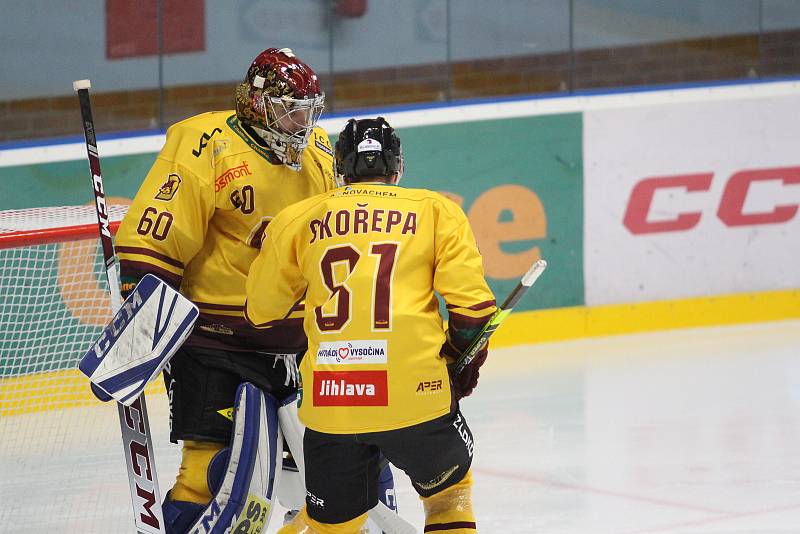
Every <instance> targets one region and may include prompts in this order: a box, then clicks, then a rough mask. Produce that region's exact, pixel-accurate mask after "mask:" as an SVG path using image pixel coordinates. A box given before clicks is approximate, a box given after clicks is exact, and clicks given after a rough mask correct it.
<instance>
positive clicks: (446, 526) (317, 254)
mask: <svg viewBox="0 0 800 534" xmlns="http://www.w3.org/2000/svg"><path fill="white" fill-rule="evenodd" d="M335 152H336V172H337V175H339V176H340V178H341V179H342V180H343V182H344V186H343V187H339V188H337V189H336V190H334V191H331V192H328V193H323V194H320V195H317V196H315V197H312V198H309V199H306V200H304V201H302V202H299V203H298V204H295V205H293V206H290V207H289V208H286V209H285V210H283V211H282V212H281V213H280V214H278V215H277V216H276V217H275V218H274V219H273V220H272V222H271V224H270V226H269V228H268V229H267V234H266V237H265V240H264V244H263V246H262V249H261V252H260V253H259V256H258V258H257V259H256V260H255V261H254V262H253V265H252V267H251V269H250V274H249V276H248V280H247V304H246V310H245V314H246V316H247V319H248V320H249V321H251V322H252V323H253V324H254V325H258V326H261V327H264V328H267V329H269V328H270V327H272V326H273V325H274V326H277V325H279V324H280V320H282V319H283V318H284V317H285V316H286V314H287V312H288V311H289V310H291V309H292V305H293V303H294V302H296V301H297V300H298V299H300V298H302V297H303V296H304V295H305V318H304V327H305V331H306V334H307V336H308V351H307V352H306V354H305V357H304V358H303V360H302V363H301V366H300V371H301V377H302V385H301V389H300V397H299V403H300V407H299V414H300V419H301V420H302V421H303V423H305V424H306V426H307V430H306V432H305V439H304V450H305V467H306V490H307V494H306V508H304V509H303V510H302V511H301V513H300V514H299V515H298V516H297V517H296V518H295V519H294V520H293V521H292V522H291V523H290V524H288V525H286V526H284V527H283V529H282V530H281V532H282V533H304V534H305V533H314V532H317V533H337V534H340V533H350V532H360V529H361V528H362V525H363V524H364V521H365V518H366V514H365V512H366V511H367V510H368V509H370V508H371V507H372V506H373V505H374V504H375V503H376V501H377V499H378V495H377V488H378V465H377V462H378V458H379V457H380V453H383V455H385V456H386V458H388V459H389V461H390V462H392V463H393V464H394V465H395V466H397V467H398V468H400V469H402V470H403V471H405V473H406V474H407V475H408V476H409V477H410V479H411V482H412V484H413V486H414V488H415V489H416V491H417V492H418V493H419V495H420V496H421V498H422V501H423V504H424V509H425V532H429V531H437V532H438V531H442V532H448V533H451V534H455V533H471V532H474V531H475V530H476V526H475V517H474V515H473V512H472V504H471V486H472V478H471V475H470V465H471V462H472V452H473V439H472V434H471V433H470V430H469V427H468V426H467V423H466V421H465V419H464V416H463V415H462V414H461V412H460V410H459V406H458V401H459V399H461V398H462V397H464V396H467V395H469V394H470V393H471V392H472V390H473V388H474V387H475V386H476V384H477V380H478V368H479V367H480V365H481V364H482V363H483V362H484V360H485V359H486V351H487V349H486V347H484V348H483V350H482V351H481V352H480V353H479V354H478V355H477V357H476V358H475V359H474V360H473V361H472V362H471V363H470V364H469V365H468V366H467V367H466V368H465V370H464V372H463V373H461V374H459V375H457V376H449V373H448V367H447V362H448V361H452V360H451V358H454V357H456V356H458V355H459V354H460V352H461V350H463V349H464V348H466V346H467V345H468V344H469V342H470V340H471V339H472V337H473V336H474V335H475V334H476V333H477V332H478V330H479V329H480V328H481V326H482V325H483V324H484V323H486V322H487V321H488V320H489V318H490V316H491V314H492V313H493V312H494V311H495V309H496V306H495V301H494V297H493V295H492V293H491V291H490V290H489V288H488V286H487V284H486V281H485V279H484V276H483V265H482V260H481V256H480V254H479V252H478V249H477V246H476V244H475V239H474V237H473V233H472V230H471V228H470V225H469V222H468V221H467V218H466V216H465V215H464V213H463V211H462V210H461V208H459V207H458V206H457V205H456V204H455V203H453V202H452V201H450V200H448V199H447V198H445V197H443V196H442V195H440V194H438V193H435V192H432V191H428V190H425V189H406V188H401V187H397V186H396V184H397V182H398V180H399V179H400V176H401V174H402V170H403V156H402V151H401V148H400V141H399V139H398V138H397V136H396V135H395V134H394V131H393V129H392V128H391V127H390V126H389V124H388V123H387V122H386V121H385V120H384V119H383V118H381V117H378V118H376V119H364V120H360V121H356V120H350V121H349V122H348V123H347V126H346V127H345V128H344V130H343V131H342V132H341V134H340V136H339V139H338V141H337V143H336V150H335ZM436 293H438V294H439V295H441V296H442V298H443V299H444V302H445V304H446V307H447V310H448V312H449V328H448V331H447V332H445V331H444V329H443V326H442V318H441V316H440V313H439V302H438V300H437V298H436V296H435V294H436Z"/></svg>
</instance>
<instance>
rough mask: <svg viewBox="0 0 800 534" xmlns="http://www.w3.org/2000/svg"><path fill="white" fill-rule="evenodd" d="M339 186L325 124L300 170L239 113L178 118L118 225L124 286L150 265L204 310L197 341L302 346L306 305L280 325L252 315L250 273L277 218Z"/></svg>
mask: <svg viewBox="0 0 800 534" xmlns="http://www.w3.org/2000/svg"><path fill="white" fill-rule="evenodd" d="M334 186H335V185H334V180H333V152H332V150H331V147H330V140H329V139H328V135H327V134H326V133H325V131H324V130H322V129H321V128H315V129H314V131H313V133H312V134H311V137H310V139H309V142H308V147H307V148H306V149H305V150H304V151H303V155H302V169H301V170H300V171H299V172H297V171H293V170H291V169H290V168H289V167H287V166H286V165H282V164H280V162H278V161H276V160H275V156H274V154H273V153H272V152H271V151H270V150H269V149H268V148H267V147H265V146H263V145H262V144H259V143H257V142H256V140H255V138H254V137H253V136H251V135H250V133H249V132H248V131H247V130H246V129H245V128H243V127H242V125H241V124H240V123H239V121H238V119H237V117H236V114H235V113H234V112H233V111H218V112H209V113H204V114H201V115H197V116H195V117H191V118H189V119H186V120H184V121H182V122H178V123H176V124H175V125H173V126H172V127H170V128H169V130H167V140H166V143H165V145H164V147H163V149H162V150H161V152H160V154H159V155H158V157H157V159H156V161H155V163H154V164H153V166H152V168H151V169H150V172H149V173H148V174H147V176H146V178H145V179H144V182H143V183H142V185H141V187H140V189H139V191H138V193H137V194H136V198H135V199H134V201H133V203H132V205H131V206H130V209H129V211H128V214H127V215H126V216H125V218H124V220H123V222H122V225H121V226H120V229H119V232H118V233H117V237H116V251H117V253H118V256H119V259H120V271H121V276H122V280H123V289H125V287H124V286H125V282H126V281H127V282H129V283H134V282H135V281H137V280H138V279H139V278H141V277H142V276H144V274H146V273H152V274H155V275H156V276H158V277H160V278H161V279H163V280H164V281H166V282H168V283H169V284H170V285H172V286H174V287H176V288H180V291H181V293H182V294H183V295H185V296H186V297H187V298H189V299H190V300H192V301H193V302H194V303H195V304H196V305H197V306H198V307H199V309H200V317H199V319H198V321H197V324H196V326H195V329H194V331H193V333H192V335H191V337H190V338H189V339H188V341H187V345H194V346H205V347H209V348H221V349H228V350H263V351H273V352H288V351H295V350H302V349H303V348H304V347H305V335H304V333H303V330H302V313H301V312H300V311H298V312H297V313H296V314H295V315H294V316H289V317H287V320H286V321H284V322H283V323H282V328H275V329H273V331H272V332H270V331H269V330H257V329H254V328H253V327H252V326H251V325H249V324H248V323H247V322H246V321H245V319H244V315H243V309H244V303H245V281H246V278H247V272H248V270H249V269H250V264H251V263H252V261H253V260H254V259H255V258H256V256H257V255H258V251H259V248H260V247H261V240H262V238H263V234H264V229H265V228H266V227H267V225H268V224H269V223H270V221H271V220H272V218H273V217H274V216H275V215H277V214H278V212H279V211H280V210H282V209H283V208H285V207H286V206H288V205H290V204H292V203H294V202H297V201H299V200H303V199H305V198H308V197H310V196H314V195H316V194H319V193H322V192H324V191H329V190H331V189H333V187H334ZM285 311H286V310H284V312H285Z"/></svg>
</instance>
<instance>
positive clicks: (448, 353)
mask: <svg viewBox="0 0 800 534" xmlns="http://www.w3.org/2000/svg"><path fill="white" fill-rule="evenodd" d="M462 352H463V351H462V350H459V349H458V348H456V347H455V345H453V343H452V342H451V341H450V339H447V340H446V341H445V342H444V345H442V350H441V351H440V355H441V356H442V357H444V358H445V359H446V360H447V361H448V362H454V361H456V360H457V359H458V357H459V356H461V353H462ZM488 355H489V343H488V342H487V343H486V344H485V345H484V346H483V348H481V350H479V351H478V353H477V354H475V358H474V359H473V360H472V361H471V362H469V363H468V364H467V365H466V366H465V367H464V369H463V370H462V371H461V372H460V373H458V374H455V371H454V370H453V369H452V368H448V370H449V372H450V388H451V389H452V390H453V394H454V395H455V398H456V401H459V400H461V399H462V398H464V397H469V396H470V395H471V394H472V391H473V390H474V389H475V387H476V386H477V385H478V377H479V376H480V372H479V369H480V367H481V365H483V363H484V362H485V361H486V357H487V356H488Z"/></svg>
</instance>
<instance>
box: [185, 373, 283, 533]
mask: <svg viewBox="0 0 800 534" xmlns="http://www.w3.org/2000/svg"><path fill="white" fill-rule="evenodd" d="M277 410H278V403H277V401H276V400H275V398H274V397H272V396H271V395H264V394H263V393H262V392H261V390H260V389H258V388H257V387H256V386H254V385H253V384H250V383H249V382H245V383H243V384H242V385H240V386H239V389H238V391H237V393H236V409H235V412H234V416H233V436H232V438H231V445H230V457H229V459H228V464H227V466H226V467H225V474H224V477H223V479H222V483H221V485H220V487H219V489H218V490H217V492H216V494H215V495H214V498H213V499H212V500H211V502H210V503H209V505H208V507H207V508H206V509H205V510H204V511H203V513H202V514H200V517H199V518H198V520H197V521H196V522H195V524H194V525H192V527H190V528H189V530H188V532H190V533H192V534H200V533H202V534H222V533H227V532H265V531H266V528H267V525H268V524H269V519H270V516H271V515H272V508H273V506H272V503H273V492H274V490H275V488H276V487H277V485H278V483H279V482H280V473H281V462H282V461H283V437H282V436H281V431H280V426H279V424H278V414H277Z"/></svg>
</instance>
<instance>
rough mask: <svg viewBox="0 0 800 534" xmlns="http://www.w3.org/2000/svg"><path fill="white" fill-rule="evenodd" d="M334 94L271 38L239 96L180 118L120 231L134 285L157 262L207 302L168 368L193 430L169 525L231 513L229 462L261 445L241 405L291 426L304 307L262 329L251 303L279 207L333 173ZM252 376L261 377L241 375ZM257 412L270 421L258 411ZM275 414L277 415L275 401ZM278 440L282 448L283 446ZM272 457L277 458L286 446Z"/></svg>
mask: <svg viewBox="0 0 800 534" xmlns="http://www.w3.org/2000/svg"><path fill="white" fill-rule="evenodd" d="M324 98H325V97H324V94H323V92H322V91H321V89H320V85H319V81H318V79H317V75H316V74H315V73H314V71H313V69H312V68H311V67H309V66H308V65H307V64H306V63H304V62H303V61H301V60H300V59H299V58H297V57H296V56H295V55H294V54H293V53H292V51H291V50H290V49H288V48H283V49H280V50H279V49H275V48H270V49H267V50H265V51H264V52H262V53H261V54H259V55H258V57H256V58H255V60H254V61H253V62H252V64H251V65H250V67H249V69H248V71H247V74H246V76H245V79H244V81H243V82H242V83H241V84H239V85H238V87H237V88H236V109H235V110H229V111H214V112H209V113H203V114H200V115H197V116H194V117H191V118H189V119H186V120H184V121H181V122H179V123H177V124H175V125H173V126H172V127H171V128H169V130H168V131H167V140H166V144H165V145H164V148H163V149H162V150H161V152H160V154H159V155H158V157H157V159H156V161H155V163H154V164H153V166H152V168H151V169H150V171H149V173H148V174H147V176H146V178H145V179H144V182H143V184H142V186H141V188H140V189H139V192H138V193H137V195H136V198H135V199H134V201H133V203H132V205H131V207H130V210H129V211H128V214H127V216H126V217H125V219H124V221H123V222H122V225H121V227H120V230H119V233H118V235H117V239H116V250H117V252H118V253H119V258H120V270H121V278H122V284H123V292H125V291H130V290H132V288H133V287H134V286H135V285H136V283H137V281H138V280H139V279H140V278H141V277H142V276H144V275H145V274H146V273H152V274H155V275H156V276H158V277H159V278H161V279H162V280H164V281H166V282H167V283H169V284H170V285H172V286H174V287H175V288H177V289H179V290H180V292H181V293H182V294H183V295H184V296H186V297H187V298H189V299H190V300H192V301H193V302H194V303H195V304H196V305H197V306H198V308H199V309H200V317H199V319H198V321H197V324H196V326H195V329H194V331H193V333H192V334H191V336H190V337H189V339H188V340H187V342H186V343H185V345H184V346H183V347H181V348H180V349H179V351H178V352H177V353H176V355H175V356H174V357H173V359H172V360H171V362H170V364H169V365H168V367H167V368H166V370H165V382H166V386H167V390H168V396H169V402H170V439H171V440H172V441H173V442H175V443H177V441H178V440H182V441H183V449H182V461H181V466H180V471H179V473H178V475H177V479H176V482H175V485H174V486H173V487H172V489H171V490H170V491H169V492H168V494H167V495H166V498H165V500H164V504H163V512H164V516H165V522H166V523H167V532H168V533H181V534H182V533H184V532H187V531H188V530H190V529H191V531H192V532H193V531H194V528H195V525H197V524H198V522H199V521H200V519H199V518H200V517H201V516H203V517H205V518H206V519H208V518H209V517H212V518H216V517H229V516H231V513H228V515H227V516H225V515H224V513H225V512H226V510H225V506H226V504H225V502H222V501H221V500H219V499H218V498H216V494H217V493H218V490H217V488H216V486H218V485H220V484H222V483H223V481H222V479H223V478H224V474H225V473H226V472H227V471H230V472H231V476H233V474H235V473H234V471H231V469H228V470H227V471H226V467H225V466H226V464H230V465H233V464H234V462H228V461H227V458H228V457H229V456H231V455H232V456H234V457H235V458H236V459H237V460H242V458H241V455H244V454H245V453H247V454H253V455H254V454H256V452H257V451H255V450H254V449H252V448H250V449H247V451H243V450H233V451H231V450H228V445H229V444H231V443H232V437H231V436H232V428H233V421H232V414H233V413H234V410H233V408H236V409H237V410H236V413H239V412H241V413H242V418H243V420H244V418H245V415H244V414H245V408H246V407H248V406H250V407H251V410H250V411H251V412H252V410H262V409H266V408H262V406H267V407H270V406H272V407H273V408H275V407H278V406H280V407H281V409H280V410H279V412H280V413H281V422H282V423H284V421H285V420H286V421H289V423H288V426H290V427H291V426H292V423H291V421H292V416H291V413H290V412H291V410H295V411H296V408H295V403H294V402H293V401H294V398H295V397H294V396H295V392H296V376H297V367H296V364H295V360H294V355H295V354H297V353H299V352H302V351H303V350H304V348H305V346H306V338H305V335H304V333H303V328H302V319H301V318H302V307H300V306H298V307H296V308H295V309H293V310H292V311H291V312H290V313H289V314H285V315H286V317H285V318H284V320H283V321H281V322H280V323H279V324H278V325H277V326H276V327H275V328H273V329H271V330H256V329H254V328H252V327H251V326H249V325H248V324H247V322H246V321H245V319H244V315H243V310H244V304H245V280H246V276H247V272H248V270H249V269H250V264H251V262H252V261H253V260H254V259H255V258H256V256H257V255H258V251H259V248H260V246H261V240H262V238H263V234H264V229H265V228H267V225H268V224H269V223H270V221H271V220H272V218H273V217H274V216H275V215H276V214H277V213H278V212H279V211H280V210H281V209H283V208H284V207H286V206H288V205H289V204H292V203H294V202H297V201H299V200H302V199H304V198H307V197H309V196H313V195H316V194H318V193H321V192H324V191H328V190H330V189H331V188H332V187H334V185H335V184H334V180H333V152H332V150H331V148H330V141H329V139H328V135H327V134H326V133H325V131H324V130H322V129H321V128H319V127H318V126H317V121H318V119H319V117H320V113H321V112H322V109H323V104H324ZM244 382H247V383H249V384H250V386H253V387H249V388H240V385H241V384H242V383H244ZM237 391H238V393H237ZM262 395H263V397H262ZM259 399H260V400H259ZM248 402H252V404H247V403H248ZM240 408H241V409H240ZM285 412H288V415H287V414H286V413H285ZM251 416H252V417H253V418H254V419H253V420H254V421H255V423H254V424H255V425H256V426H258V421H257V419H258V417H257V415H254V414H252V413H248V414H247V417H248V418H250V417H251ZM284 416H285V417H284ZM294 420H295V421H296V415H295V419H294ZM248 421H249V419H248ZM264 421H265V422H266V423H269V422H270V421H272V419H271V418H270V415H269V414H267V415H265V418H264ZM242 424H244V423H242ZM248 424H250V423H248ZM294 426H295V427H296V428H294V429H287V428H286V425H284V428H283V434H285V436H286V440H287V442H288V443H289V445H290V448H291V446H292V442H291V441H290V438H292V439H294V440H295V441H296V442H297V443H298V444H301V440H302V434H301V433H302V427H300V425H299V424H296V425H294ZM298 428H299V430H298ZM290 430H292V431H293V432H294V434H293V435H292V436H290V434H291V433H292V432H290ZM277 431H278V430H277V429H275V428H268V429H265V428H263V427H259V431H258V432H260V435H256V436H251V435H249V434H248V432H251V428H249V427H247V428H244V430H243V432H244V437H243V439H244V443H249V441H247V440H248V439H251V440H252V442H253V443H255V442H256V440H259V439H261V440H264V439H265V438H264V436H267V437H269V438H271V439H272V441H273V442H274V441H275V438H276V436H277V434H276V432H277ZM298 432H299V433H300V434H298ZM241 437H242V436H239V438H241ZM277 440H278V443H277V447H278V450H280V446H281V444H282V440H281V439H280V437H278V438H277ZM269 452H270V454H273V455H274V454H276V453H275V450H274V447H273V448H271V449H270V451H269ZM263 453H264V451H260V452H258V454H263ZM265 460H266V461H267V464H265V465H272V464H269V462H270V461H272V462H274V461H275V458H266V459H265ZM240 463H242V464H243V463H244V462H243V461H240ZM277 465H278V466H280V463H278V464H277ZM278 470H280V468H278ZM237 476H239V475H237ZM243 476H245V477H253V476H254V475H252V473H247V474H245V475H243ZM271 476H273V477H274V476H276V473H275V472H274V470H273V472H272V473H271ZM270 480H271V479H270ZM238 484H239V485H238V486H237V488H238V489H236V488H234V489H233V490H231V488H226V489H225V491H229V490H231V491H233V494H231V496H230V498H231V499H236V500H238V501H241V500H242V499H246V498H247V497H246V495H243V494H241V493H242V492H243V491H244V492H245V493H246V492H247V487H248V486H247V485H248V484H249V482H247V481H245V482H244V483H241V482H239V483H238ZM289 485H291V484H290V483H289V481H288V479H287V477H286V476H285V475H284V486H289ZM210 486H212V487H210ZM268 486H269V487H270V490H271V488H272V484H271V483H269V484H268ZM242 488H244V489H242ZM295 490H296V491H295V493H296V495H295V498H294V501H295V504H294V505H292V504H289V506H296V507H297V508H299V507H300V506H302V503H303V499H304V497H305V490H304V489H303V488H302V481H301V480H300V481H299V485H298V484H295ZM237 492H238V493H239V494H236V493H237ZM212 497H213V498H215V500H213V501H212ZM262 497H263V496H262ZM226 498H227V497H226ZM289 500H291V499H289ZM238 501H237V502H238ZM282 502H283V499H282ZM209 503H211V504H209ZM238 506H239V508H238V509H237V510H241V502H239V503H238ZM237 513H238V512H237ZM233 515H237V514H236V513H235V514H233Z"/></svg>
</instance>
